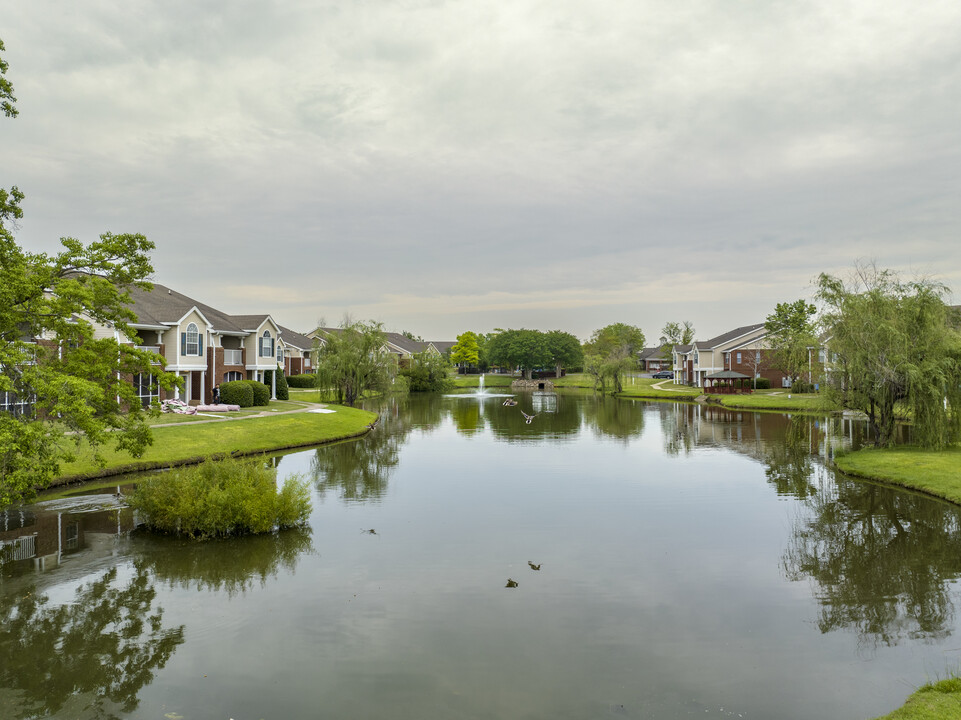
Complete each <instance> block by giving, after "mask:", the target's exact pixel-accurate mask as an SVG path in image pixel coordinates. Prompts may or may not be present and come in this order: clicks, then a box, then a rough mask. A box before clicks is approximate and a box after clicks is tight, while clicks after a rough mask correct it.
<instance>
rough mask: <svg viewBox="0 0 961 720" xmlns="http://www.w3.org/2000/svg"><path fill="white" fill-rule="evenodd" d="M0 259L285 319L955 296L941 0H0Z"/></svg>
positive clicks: (499, 322) (956, 193) (957, 148)
mask: <svg viewBox="0 0 961 720" xmlns="http://www.w3.org/2000/svg"><path fill="white" fill-rule="evenodd" d="M0 18H2V19H0V39H2V40H3V41H4V43H5V44H6V53H5V58H6V60H7V62H8V63H9V65H10V69H9V71H8V73H7V78H8V79H9V80H10V81H11V82H12V83H13V85H14V89H15V94H16V96H17V98H18V108H19V110H20V116H19V117H18V118H17V119H15V120H9V119H0V185H3V186H5V187H8V188H9V186H10V185H14V184H16V185H19V187H20V188H21V190H23V191H24V192H25V193H26V196H27V199H26V201H25V204H24V211H25V215H24V219H23V221H22V223H21V227H20V230H19V232H18V239H19V241H20V243H21V244H22V245H23V246H25V247H26V248H28V249H31V250H54V249H55V248H56V246H57V240H58V239H59V238H60V237H63V236H72V237H77V238H79V239H81V240H84V241H90V240H93V239H95V238H96V237H97V236H98V235H99V234H100V233H102V232H104V231H108V230H109V231H112V232H115V233H120V232H140V233H144V234H145V235H147V237H148V238H150V239H151V240H152V241H153V242H155V243H156V246H157V248H156V251H155V252H154V255H153V261H154V267H155V269H156V272H155V275H154V280H156V281H157V282H160V283H163V284H165V285H170V286H172V287H174V288H176V289H177V290H179V291H181V292H183V293H185V294H187V295H190V296H192V297H195V298H197V299H199V300H202V301H204V302H207V303H209V304H211V305H214V306H216V307H218V308H220V309H222V310H224V311H226V312H230V313H235V314H243V313H256V312H268V313H270V314H271V315H273V316H274V318H275V319H277V320H278V321H279V322H281V323H282V324H284V325H288V326H290V327H293V328H295V329H298V330H301V331H307V330H309V329H312V328H313V327H314V326H315V325H316V323H317V321H318V319H320V318H325V319H326V320H327V322H328V324H336V323H337V322H338V321H339V320H340V319H341V317H342V316H343V314H344V312H345V311H349V312H350V313H351V314H352V315H353V316H354V317H355V318H358V319H367V318H372V319H376V320H380V321H382V322H384V324H385V326H386V327H387V329H388V330H396V331H401V330H410V331H413V332H414V333H415V334H418V335H422V336H423V337H424V338H426V339H453V338H454V336H455V335H456V334H457V333H459V332H462V331H464V330H466V329H474V330H478V331H488V330H491V329H493V328H495V327H504V328H506V327H514V328H519V327H529V328H540V329H544V330H548V329H562V330H568V331H570V332H573V333H575V334H576V335H578V336H580V337H581V338H582V339H583V338H586V337H587V336H589V335H590V333H591V331H592V330H594V329H595V328H598V327H601V326H603V325H606V324H609V323H612V322H626V323H630V324H633V325H638V326H640V327H641V328H642V329H643V330H644V332H645V333H646V335H647V337H648V338H649V339H650V340H656V338H657V336H658V335H659V334H660V328H661V327H662V326H663V325H664V323H665V322H667V321H669V320H678V321H680V320H691V321H692V322H693V323H694V325H695V327H696V328H697V331H698V337H699V338H701V339H706V338H708V337H710V336H712V335H716V334H719V333H721V332H724V331H726V330H728V329H730V328H732V327H736V326H739V325H746V324H750V323H754V322H763V320H764V318H765V316H766V315H767V314H768V313H769V312H771V311H772V310H773V307H774V305H775V304H776V303H777V302H782V301H792V300H796V299H797V298H799V297H807V296H809V295H810V294H811V291H812V282H813V280H814V279H815V278H816V277H817V275H818V273H820V272H822V271H827V272H831V273H845V272H847V271H848V270H850V269H851V268H852V266H853V263H854V261H855V260H857V259H859V258H861V259H873V260H875V261H877V262H878V264H879V265H881V266H883V267H889V268H893V269H897V270H900V271H903V272H905V273H906V274H908V275H914V274H925V275H933V276H934V277H936V278H937V279H939V280H942V281H943V282H946V283H947V284H948V285H949V286H951V287H952V288H953V289H954V291H955V292H954V296H953V298H954V299H953V302H959V300H958V298H961V2H958V1H957V0H941V1H939V0H925V2H917V0H909V1H904V2H892V1H891V0H885V2H877V0H867V1H865V2H847V1H845V0H826V1H824V2H775V1H774V0H759V1H757V2H750V1H744V2H736V1H721V0H717V1H716V2H707V1H701V2H686V1H684V0H670V1H666V0H659V1H657V2H651V1H648V0H597V1H595V2H586V1H585V0H543V1H542V2H541V1H534V0H501V1H500V2H483V1H482V0H467V1H456V2H454V1H447V0H435V1H431V0H409V1H401V2H382V1H378V0H341V1H338V2H320V1H317V0H299V1H298V0H276V1H275V2H272V1H270V0H233V1H231V2H202V1H200V0H189V1H188V0H163V1H158V2H141V1H138V0H114V1H107V0H84V1H83V2H75V3H65V2H62V1H61V2H53V1H52V0H29V1H27V0H0Z"/></svg>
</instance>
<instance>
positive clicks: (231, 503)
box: [127, 458, 310, 538]
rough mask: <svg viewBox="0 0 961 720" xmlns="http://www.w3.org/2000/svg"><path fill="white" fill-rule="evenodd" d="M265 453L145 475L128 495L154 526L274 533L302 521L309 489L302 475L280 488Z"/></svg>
mask: <svg viewBox="0 0 961 720" xmlns="http://www.w3.org/2000/svg"><path fill="white" fill-rule="evenodd" d="M276 476H277V471H276V469H274V468H271V467H268V466H267V465H266V463H265V462H264V460H263V459H262V458H249V459H246V460H220V461H216V460H207V461H205V462H203V463H201V464H200V465H194V466H193V467H186V468H178V469H176V470H170V471H169V472H164V473H157V474H155V475H151V476H150V477H147V478H144V479H143V480H141V481H140V482H139V483H138V484H137V488H136V489H135V490H134V492H133V493H132V494H131V495H130V496H129V497H128V498H127V502H128V503H129V505H130V506H131V507H132V508H133V509H134V510H136V511H137V513H138V514H139V516H140V519H141V520H142V521H143V523H144V525H146V526H147V527H148V528H149V529H151V530H157V531H160V532H165V533H172V534H174V535H189V536H191V537H195V538H212V537H219V536H225V535H247V534H259V533H266V532H271V531H272V530H274V529H275V528H287V527H294V526H296V525H302V524H304V523H305V522H306V521H307V518H308V516H309V515H310V489H309V486H308V484H307V481H306V480H304V479H303V478H299V477H291V478H288V479H287V480H286V481H285V482H284V485H283V487H282V488H281V489H280V490H278V489H277V477H276Z"/></svg>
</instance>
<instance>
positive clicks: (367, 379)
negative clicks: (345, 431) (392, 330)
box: [318, 320, 396, 406]
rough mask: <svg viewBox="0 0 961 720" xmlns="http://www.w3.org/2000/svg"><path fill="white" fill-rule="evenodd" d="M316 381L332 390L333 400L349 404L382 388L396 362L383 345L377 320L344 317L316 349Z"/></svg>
mask: <svg viewBox="0 0 961 720" xmlns="http://www.w3.org/2000/svg"><path fill="white" fill-rule="evenodd" d="M318 358H319V359H318V365H319V370H318V376H319V377H318V384H319V385H320V387H323V388H328V389H331V390H333V392H334V395H335V397H336V398H337V402H339V403H343V404H346V405H350V406H353V404H354V403H355V402H357V400H358V399H360V397H361V396H362V395H363V394H364V393H369V392H377V391H385V390H387V389H389V388H390V385H391V382H392V381H393V379H394V373H395V370H396V364H395V362H394V360H393V358H391V357H390V353H388V352H387V351H386V350H385V347H384V332H383V327H382V326H381V324H380V323H374V322H370V323H361V322H352V321H350V320H344V322H343V324H342V325H341V327H340V328H339V329H338V330H336V331H335V332H330V333H328V334H327V335H326V337H325V338H324V341H323V343H322V344H321V345H320V348H319V350H318Z"/></svg>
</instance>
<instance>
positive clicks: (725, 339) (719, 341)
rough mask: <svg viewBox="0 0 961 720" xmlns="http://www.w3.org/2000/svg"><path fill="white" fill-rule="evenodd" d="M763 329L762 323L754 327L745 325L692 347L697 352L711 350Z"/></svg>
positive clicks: (696, 343)
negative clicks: (694, 347) (695, 348)
mask: <svg viewBox="0 0 961 720" xmlns="http://www.w3.org/2000/svg"><path fill="white" fill-rule="evenodd" d="M763 327H764V323H757V324H755V325H745V326H743V327H739V328H734V329H733V330H729V331H727V332H726V333H723V334H721V335H718V336H717V337H713V338H711V339H710V340H701V341H698V342H695V343H694V345H695V346H696V347H697V349H698V350H713V349H714V348H716V347H718V346H719V345H724V344H726V343H729V342H731V341H732V340H737V339H738V338H739V337H743V336H744V335H747V334H749V333H752V332H754V331H756V330H758V329H760V328H763Z"/></svg>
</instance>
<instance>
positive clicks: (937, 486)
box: [834, 445, 961, 505]
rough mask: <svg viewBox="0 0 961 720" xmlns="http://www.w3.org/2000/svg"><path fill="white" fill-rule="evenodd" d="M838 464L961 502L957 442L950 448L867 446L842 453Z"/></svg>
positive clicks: (855, 472) (960, 454) (856, 472)
mask: <svg viewBox="0 0 961 720" xmlns="http://www.w3.org/2000/svg"><path fill="white" fill-rule="evenodd" d="M834 464H835V465H836V466H837V468H838V469H839V470H841V472H844V473H847V474H848V475H854V476H856V477H862V478H867V479H869V480H880V481H882V482H887V483H892V484H895V485H901V486H902V487H906V488H910V489H912V490H920V491H921V492H925V493H928V494H929V495H934V496H936V497H940V498H944V499H945V500H950V501H951V502H953V503H957V504H959V505H961V447H959V446H957V445H955V446H953V447H951V448H949V449H947V450H922V449H921V448H918V447H911V446H904V447H894V448H884V449H879V448H865V449H863V450H856V451H855V452H851V453H846V454H844V455H839V456H838V457H836V458H835V460H834Z"/></svg>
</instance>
